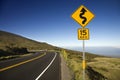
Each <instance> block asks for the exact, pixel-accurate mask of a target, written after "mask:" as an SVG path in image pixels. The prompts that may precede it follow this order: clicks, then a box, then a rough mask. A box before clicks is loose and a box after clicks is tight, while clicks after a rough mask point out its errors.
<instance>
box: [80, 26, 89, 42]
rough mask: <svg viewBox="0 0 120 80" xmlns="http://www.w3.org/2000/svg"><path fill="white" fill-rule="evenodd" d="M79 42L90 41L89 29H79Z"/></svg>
mask: <svg viewBox="0 0 120 80" xmlns="http://www.w3.org/2000/svg"><path fill="white" fill-rule="evenodd" d="M78 40H89V29H88V28H79V29H78Z"/></svg>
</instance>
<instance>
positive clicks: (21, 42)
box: [0, 31, 55, 50]
mask: <svg viewBox="0 0 120 80" xmlns="http://www.w3.org/2000/svg"><path fill="white" fill-rule="evenodd" d="M6 46H10V47H25V48H27V49H29V50H31V49H32V50H38V49H54V48H55V47H54V46H52V45H49V44H47V43H42V42H37V41H34V40H30V39H27V38H25V37H22V36H19V35H16V34H13V33H9V32H5V31H0V49H4V50H5V49H6Z"/></svg>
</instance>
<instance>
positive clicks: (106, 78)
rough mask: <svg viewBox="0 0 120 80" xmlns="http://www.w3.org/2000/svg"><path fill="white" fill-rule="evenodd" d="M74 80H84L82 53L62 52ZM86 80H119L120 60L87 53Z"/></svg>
mask: <svg viewBox="0 0 120 80" xmlns="http://www.w3.org/2000/svg"><path fill="white" fill-rule="evenodd" d="M61 53H62V55H63V57H64V59H65V60H66V62H67V65H68V67H69V68H70V70H71V71H72V72H73V75H72V76H73V79H74V80H82V78H83V76H82V75H83V73H82V52H78V51H71V50H62V51H61ZM86 64H87V67H86V80H119V79H120V76H119V74H120V58H110V57H105V56H99V55H95V54H90V53H86Z"/></svg>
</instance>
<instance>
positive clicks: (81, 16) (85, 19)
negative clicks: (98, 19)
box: [79, 8, 87, 24]
mask: <svg viewBox="0 0 120 80" xmlns="http://www.w3.org/2000/svg"><path fill="white" fill-rule="evenodd" d="M80 12H81V13H80V15H79V16H80V18H82V19H84V20H83V21H82V24H85V22H86V21H87V18H86V17H84V16H83V15H84V14H85V12H87V11H86V10H85V9H84V8H82V10H81V11H80Z"/></svg>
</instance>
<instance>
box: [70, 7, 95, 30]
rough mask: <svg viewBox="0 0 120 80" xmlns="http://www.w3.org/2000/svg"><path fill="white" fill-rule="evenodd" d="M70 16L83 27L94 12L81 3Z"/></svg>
mask: <svg viewBox="0 0 120 80" xmlns="http://www.w3.org/2000/svg"><path fill="white" fill-rule="evenodd" d="M72 18H73V19H74V20H75V21H77V22H78V23H79V24H80V25H81V26H82V27H83V28H84V27H85V26H86V25H87V24H88V23H89V22H90V21H91V20H92V19H93V18H94V14H93V13H92V12H91V11H89V10H88V9H87V8H86V7H85V6H83V5H81V6H80V7H79V8H78V9H77V10H76V11H75V12H74V13H73V14H72Z"/></svg>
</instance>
